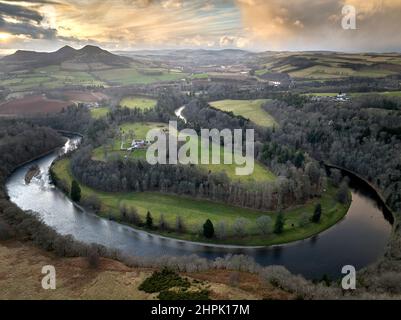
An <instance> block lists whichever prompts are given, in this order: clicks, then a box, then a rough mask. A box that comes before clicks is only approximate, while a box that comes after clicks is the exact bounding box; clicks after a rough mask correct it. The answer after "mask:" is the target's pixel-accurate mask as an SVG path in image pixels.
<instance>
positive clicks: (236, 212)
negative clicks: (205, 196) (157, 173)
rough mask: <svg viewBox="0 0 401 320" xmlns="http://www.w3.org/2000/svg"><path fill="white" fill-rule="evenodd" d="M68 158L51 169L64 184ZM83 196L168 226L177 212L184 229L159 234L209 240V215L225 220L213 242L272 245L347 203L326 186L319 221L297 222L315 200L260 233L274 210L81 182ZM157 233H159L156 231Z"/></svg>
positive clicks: (340, 211) (335, 215) (105, 211)
mask: <svg viewBox="0 0 401 320" xmlns="http://www.w3.org/2000/svg"><path fill="white" fill-rule="evenodd" d="M69 164H70V162H69V159H62V160H59V161H57V162H56V163H55V164H54V165H53V168H52V171H53V173H54V174H55V175H56V177H57V179H58V180H62V181H64V182H65V183H67V185H71V182H72V175H71V170H70V167H69ZM81 188H82V195H83V197H87V196H89V195H93V194H95V195H96V196H97V197H98V198H99V200H100V201H101V203H102V208H101V210H100V213H99V214H100V215H101V216H103V217H106V218H113V219H116V220H119V219H120V213H119V207H120V205H121V204H124V205H126V206H127V207H135V208H136V209H137V210H138V213H139V215H140V216H141V217H142V218H143V219H144V218H145V216H146V213H147V212H148V211H150V212H151V214H152V216H153V218H154V223H155V225H157V224H158V221H159V217H160V214H163V215H164V218H165V219H166V221H167V222H168V223H169V225H170V226H172V227H174V224H175V220H176V217H177V216H180V217H181V218H182V219H183V221H184V225H185V227H186V230H187V231H186V233H183V234H178V233H175V232H167V231H166V232H162V233H161V234H163V235H165V236H169V237H175V238H180V239H187V240H191V241H203V242H207V241H209V242H210V241H211V240H207V239H205V238H204V237H203V236H201V235H200V234H199V232H198V230H199V229H200V227H201V225H202V224H203V223H204V222H205V220H206V219H211V221H212V222H213V223H214V225H215V227H216V226H217V224H218V222H219V221H224V222H225V223H226V225H227V227H228V230H227V238H226V239H225V240H217V239H213V240H212V242H215V243H226V244H238V245H255V246H259V245H260V246H262V245H271V244H278V243H286V242H291V241H295V240H299V239H304V238H307V237H310V236H312V235H314V234H317V233H319V232H321V231H323V230H325V229H327V228H329V227H330V226H332V225H334V224H335V223H336V222H338V221H339V220H340V219H342V218H343V217H344V215H345V214H346V212H347V210H348V206H346V205H341V204H339V203H338V202H336V201H335V200H334V195H335V191H336V190H335V189H334V188H331V187H330V188H329V189H328V191H327V192H326V193H325V194H324V195H323V196H322V197H321V198H320V199H319V202H320V203H321V204H322V208H323V211H322V212H323V214H322V218H321V221H320V223H318V224H314V223H311V222H308V223H307V224H306V225H305V226H303V227H300V226H299V220H300V217H301V215H303V214H305V213H306V214H308V216H309V215H310V216H311V215H312V213H313V210H314V207H315V204H316V201H314V202H313V201H312V202H310V203H308V204H307V205H304V206H301V207H297V208H295V209H291V210H286V211H284V216H285V219H286V220H285V221H286V222H285V226H284V232H283V233H282V234H280V235H275V234H273V233H269V234H267V235H259V234H258V233H257V228H256V224H255V221H256V219H257V218H258V217H260V216H262V215H267V216H270V217H271V218H272V221H273V222H274V221H275V219H276V216H277V213H275V212H261V211H255V210H250V209H244V208H239V207H233V206H229V205H225V204H221V203H215V202H211V201H206V200H197V199H193V198H187V197H179V196H176V195H167V194H161V193H154V192H153V193H152V192H145V193H105V192H98V191H95V190H93V189H90V188H88V187H86V186H83V185H81ZM239 217H242V218H245V219H246V220H247V224H246V231H247V234H248V235H247V236H246V237H242V238H238V237H234V236H233V233H232V225H233V223H234V221H235V219H237V218H239ZM155 232H156V233H159V232H157V231H155Z"/></svg>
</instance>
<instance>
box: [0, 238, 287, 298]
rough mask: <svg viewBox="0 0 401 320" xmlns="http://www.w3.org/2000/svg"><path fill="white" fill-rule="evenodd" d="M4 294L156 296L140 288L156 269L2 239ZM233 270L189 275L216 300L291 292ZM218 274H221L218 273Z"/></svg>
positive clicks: (1, 282)
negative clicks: (51, 285)
mask: <svg viewBox="0 0 401 320" xmlns="http://www.w3.org/2000/svg"><path fill="white" fill-rule="evenodd" d="M0 260H1V261H2V263H1V264H0V299H134V300H137V299H141V300H142V299H146V300H154V299H156V296H157V293H153V294H148V293H145V292H144V291H141V290H139V289H138V287H139V285H140V284H141V283H142V282H143V280H144V279H145V278H147V277H149V276H150V275H151V274H152V271H153V269H150V268H130V267H127V266H125V265H124V264H122V263H120V262H117V261H114V260H110V259H104V258H101V259H100V261H99V265H98V267H97V269H93V268H91V267H90V265H89V263H88V259H86V258H59V257H56V256H55V255H54V254H51V253H48V252H46V251H43V250H41V249H38V248H37V247H36V246H34V245H32V244H30V243H22V242H20V241H3V242H0ZM45 265H54V266H55V268H56V280H57V283H56V285H57V289H56V290H44V289H42V287H41V281H42V277H43V276H44V275H42V273H41V270H42V267H43V266H45ZM231 274H232V272H230V271H218V273H216V272H214V271H213V272H210V271H207V272H198V273H193V274H192V273H188V274H186V276H188V277H190V278H193V279H199V280H202V281H205V282H206V285H207V286H208V288H209V290H210V292H211V295H210V296H211V298H212V299H233V300H237V299H241V300H243V299H263V298H275V299H289V298H292V295H291V294H288V293H286V292H285V291H283V290H280V289H276V288H273V287H271V286H269V285H266V286H263V285H261V284H260V280H259V278H258V276H256V275H251V274H247V273H241V274H240V276H239V278H238V281H235V283H233V285H231V284H230V281H233V280H230V279H231V278H230V275H231ZM217 275H218V276H217Z"/></svg>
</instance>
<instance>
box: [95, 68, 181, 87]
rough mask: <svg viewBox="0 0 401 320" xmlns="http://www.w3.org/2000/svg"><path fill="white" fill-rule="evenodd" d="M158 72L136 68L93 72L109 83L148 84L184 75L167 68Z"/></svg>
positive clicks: (179, 77) (171, 79)
mask: <svg viewBox="0 0 401 320" xmlns="http://www.w3.org/2000/svg"><path fill="white" fill-rule="evenodd" d="M156 71H158V72H154V73H152V72H150V71H141V70H138V69H137V68H127V69H111V70H103V71H96V72H94V73H93V74H94V75H95V76H96V77H97V78H99V79H101V80H102V81H105V82H107V83H109V84H111V85H132V84H149V83H154V82H163V81H174V80H179V79H182V78H185V77H186V74H184V73H181V72H177V71H171V70H170V72H168V70H162V71H159V70H156Z"/></svg>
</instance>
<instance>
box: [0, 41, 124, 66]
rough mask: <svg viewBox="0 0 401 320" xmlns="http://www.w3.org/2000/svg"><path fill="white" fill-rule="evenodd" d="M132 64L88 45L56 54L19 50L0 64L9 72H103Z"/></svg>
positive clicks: (60, 50) (62, 49)
mask: <svg viewBox="0 0 401 320" xmlns="http://www.w3.org/2000/svg"><path fill="white" fill-rule="evenodd" d="M131 62H132V60H131V58H129V57H122V56H119V55H115V54H112V53H110V52H108V51H106V50H103V49H101V48H99V47H96V46H91V45H87V46H85V47H83V48H82V49H79V50H76V49H74V48H72V47H70V46H65V47H63V48H61V49H59V50H57V51H55V52H36V51H24V50H18V51H17V52H15V53H14V54H12V55H9V56H5V57H4V58H2V59H1V60H0V63H1V64H2V65H3V66H4V67H5V68H6V69H7V70H8V71H16V70H24V69H31V68H39V67H46V66H51V65H60V66H62V67H63V68H64V69H71V70H102V69H109V68H124V67H129V66H130V63H131Z"/></svg>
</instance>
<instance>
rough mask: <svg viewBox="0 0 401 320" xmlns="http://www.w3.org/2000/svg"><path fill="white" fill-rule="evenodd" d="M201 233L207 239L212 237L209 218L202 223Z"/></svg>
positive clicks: (211, 224)
mask: <svg viewBox="0 0 401 320" xmlns="http://www.w3.org/2000/svg"><path fill="white" fill-rule="evenodd" d="M203 235H204V236H205V237H206V238H208V239H210V238H213V236H214V226H213V223H212V221H210V219H207V220H206V222H205V224H204V225H203Z"/></svg>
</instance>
